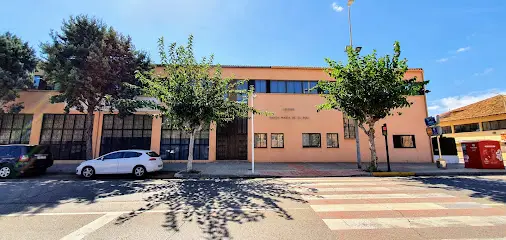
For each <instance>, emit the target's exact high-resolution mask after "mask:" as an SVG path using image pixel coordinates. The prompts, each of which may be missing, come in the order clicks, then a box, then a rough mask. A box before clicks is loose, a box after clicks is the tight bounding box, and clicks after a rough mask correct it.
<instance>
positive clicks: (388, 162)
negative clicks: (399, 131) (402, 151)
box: [381, 123, 392, 172]
mask: <svg viewBox="0 0 506 240" xmlns="http://www.w3.org/2000/svg"><path fill="white" fill-rule="evenodd" d="M381 133H382V134H383V136H385V147H386V150H387V166H388V171H389V172H391V171H392V170H391V169H390V154H389V153H388V137H387V135H388V129H387V124H386V123H384V124H383V126H381Z"/></svg>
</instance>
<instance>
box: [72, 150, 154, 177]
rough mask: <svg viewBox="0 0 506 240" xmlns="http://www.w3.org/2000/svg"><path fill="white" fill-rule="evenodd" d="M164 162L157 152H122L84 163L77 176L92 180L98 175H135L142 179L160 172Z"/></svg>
mask: <svg viewBox="0 0 506 240" xmlns="http://www.w3.org/2000/svg"><path fill="white" fill-rule="evenodd" d="M162 168H163V161H162V159H161V158H160V155H158V154H157V153H156V152H153V151H149V150H121V151H116V152H111V153H108V154H105V155H103V156H100V157H98V158H95V159H92V160H88V161H84V162H82V163H81V164H80V165H79V166H78V167H77V169H76V174H77V175H80V176H83V177H85V178H92V177H94V176H95V175H96V174H128V173H131V174H134V175H135V176H136V177H138V178H141V177H144V176H145V175H146V173H148V172H156V171H160V170H162Z"/></svg>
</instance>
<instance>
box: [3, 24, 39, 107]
mask: <svg viewBox="0 0 506 240" xmlns="http://www.w3.org/2000/svg"><path fill="white" fill-rule="evenodd" d="M36 65H37V58H36V57H35V51H34V50H33V48H31V47H30V46H29V45H28V43H27V42H23V41H22V40H21V39H20V38H19V37H17V36H16V35H13V34H11V33H9V32H7V33H4V34H2V35H0V105H1V109H0V114H3V113H6V112H11V113H18V112H19V111H21V110H22V109H23V103H13V101H14V100H16V98H18V97H19V91H20V90H23V89H26V88H28V87H31V86H32V85H33V79H32V72H33V71H34V70H35V67H36Z"/></svg>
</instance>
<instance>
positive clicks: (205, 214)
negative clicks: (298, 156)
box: [116, 180, 305, 239]
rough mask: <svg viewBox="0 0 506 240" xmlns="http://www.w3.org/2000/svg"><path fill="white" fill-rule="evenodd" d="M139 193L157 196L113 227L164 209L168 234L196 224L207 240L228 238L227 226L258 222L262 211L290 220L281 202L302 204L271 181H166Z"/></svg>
mask: <svg viewBox="0 0 506 240" xmlns="http://www.w3.org/2000/svg"><path fill="white" fill-rule="evenodd" d="M142 191H144V192H156V193H154V194H153V195H151V196H150V197H148V198H147V199H146V201H147V204H146V206H145V207H142V208H140V209H137V210H135V211H132V212H130V213H129V214H124V215H122V216H120V217H119V218H118V219H117V221H116V224H118V225H119V224H122V223H125V222H126V221H129V220H130V219H132V218H134V217H135V216H137V215H139V214H142V213H143V212H146V211H149V210H151V209H154V208H156V207H162V209H164V210H165V207H166V208H167V209H166V210H167V212H166V214H165V223H164V225H163V226H164V227H166V228H167V230H170V231H176V232H177V231H179V226H181V224H182V223H183V222H186V221H196V223H197V225H198V226H199V228H200V229H201V230H202V233H203V234H204V237H205V238H207V239H223V238H231V236H230V231H229V224H230V223H238V224H243V223H247V222H258V221H260V220H262V219H264V218H266V216H265V211H270V212H274V213H276V215H277V216H279V217H281V218H284V219H286V220H292V219H293V218H292V216H291V215H290V214H289V213H288V212H287V211H286V210H285V209H283V207H282V206H280V204H282V202H283V200H288V201H295V202H302V203H303V202H305V201H304V200H302V199H301V198H300V193H299V192H298V191H295V190H294V189H293V186H290V185H288V184H285V183H280V182H274V181H273V180H206V181H196V180H186V181H166V182H165V183H164V184H156V185H152V186H148V187H146V188H144V189H143V190H142Z"/></svg>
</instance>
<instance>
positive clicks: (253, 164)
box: [251, 93, 257, 173]
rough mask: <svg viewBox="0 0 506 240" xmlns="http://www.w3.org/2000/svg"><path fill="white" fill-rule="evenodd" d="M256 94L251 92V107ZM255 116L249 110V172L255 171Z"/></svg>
mask: <svg viewBox="0 0 506 240" xmlns="http://www.w3.org/2000/svg"><path fill="white" fill-rule="evenodd" d="M256 97H257V95H256V94H255V93H253V94H251V108H254V105H253V99H255V98H256ZM254 117H255V113H254V112H251V173H255V123H254V121H253V118H254Z"/></svg>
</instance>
